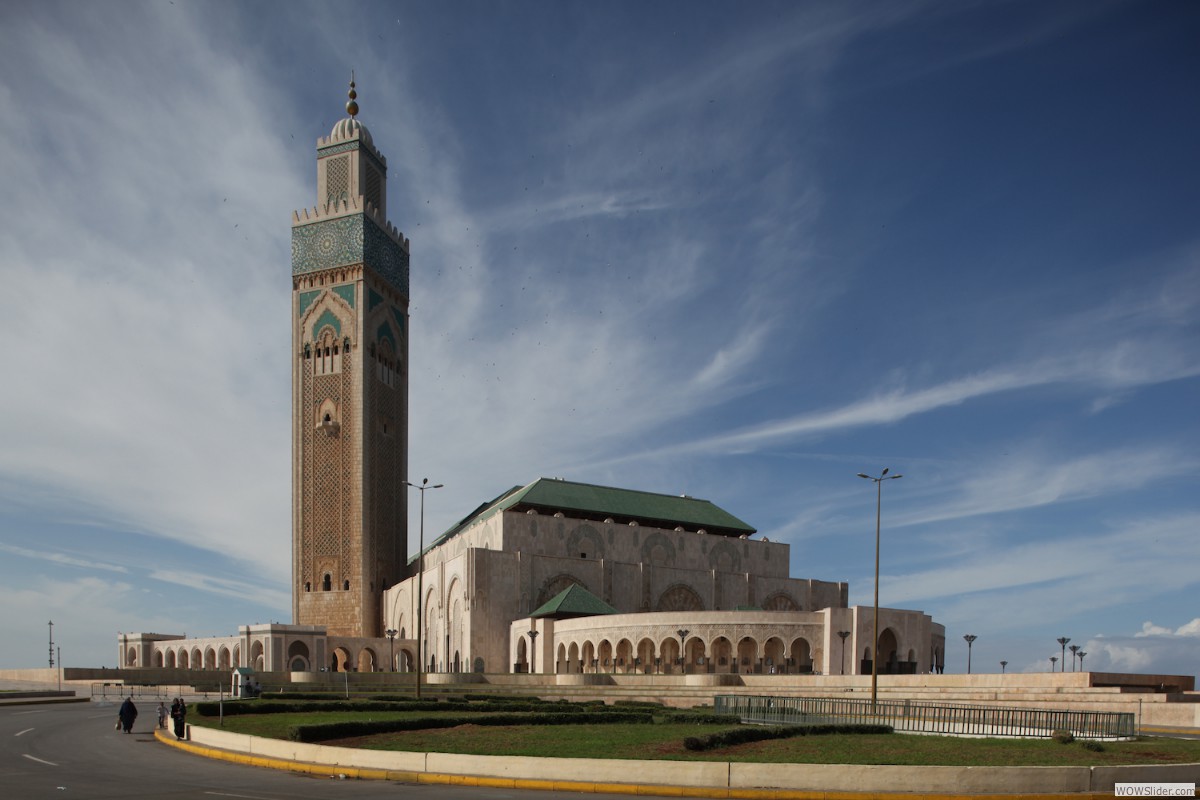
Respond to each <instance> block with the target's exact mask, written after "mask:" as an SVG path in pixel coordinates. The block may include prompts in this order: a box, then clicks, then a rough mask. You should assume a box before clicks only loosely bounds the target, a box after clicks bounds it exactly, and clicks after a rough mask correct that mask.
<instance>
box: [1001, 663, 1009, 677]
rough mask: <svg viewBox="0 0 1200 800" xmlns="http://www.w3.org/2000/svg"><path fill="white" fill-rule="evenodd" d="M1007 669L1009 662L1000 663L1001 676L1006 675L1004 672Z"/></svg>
mask: <svg viewBox="0 0 1200 800" xmlns="http://www.w3.org/2000/svg"><path fill="white" fill-rule="evenodd" d="M1007 667H1008V662H1007V661H1001V662H1000V674H1001V675H1003V674H1004V670H1005V669H1006V668H1007Z"/></svg>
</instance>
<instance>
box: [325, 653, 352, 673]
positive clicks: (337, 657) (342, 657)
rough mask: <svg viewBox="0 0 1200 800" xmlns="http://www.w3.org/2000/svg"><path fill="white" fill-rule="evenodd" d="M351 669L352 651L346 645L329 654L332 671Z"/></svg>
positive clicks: (330, 669)
mask: <svg viewBox="0 0 1200 800" xmlns="http://www.w3.org/2000/svg"><path fill="white" fill-rule="evenodd" d="M349 670H350V651H349V650H347V649H346V648H344V647H339V648H337V649H335V650H334V651H333V652H332V653H331V654H330V655H329V671H330V672H348V671H349Z"/></svg>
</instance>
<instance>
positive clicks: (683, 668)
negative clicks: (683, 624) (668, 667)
mask: <svg viewBox="0 0 1200 800" xmlns="http://www.w3.org/2000/svg"><path fill="white" fill-rule="evenodd" d="M675 633H676V634H677V635H678V636H679V674H680V675H682V674H683V673H685V672H687V656H686V655H684V652H683V643H684V641H685V640H687V635H688V634H689V633H691V631H689V630H688V629H687V628H680V629H679V630H677V631H675Z"/></svg>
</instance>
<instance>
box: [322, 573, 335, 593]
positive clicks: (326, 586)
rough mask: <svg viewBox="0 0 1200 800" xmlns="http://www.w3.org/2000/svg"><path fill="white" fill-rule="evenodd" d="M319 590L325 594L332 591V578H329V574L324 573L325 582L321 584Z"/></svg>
mask: <svg viewBox="0 0 1200 800" xmlns="http://www.w3.org/2000/svg"><path fill="white" fill-rule="evenodd" d="M321 590H322V591H325V592H329V591H332V590H333V578H331V577H330V576H329V573H325V580H324V581H323V582H322V585H321Z"/></svg>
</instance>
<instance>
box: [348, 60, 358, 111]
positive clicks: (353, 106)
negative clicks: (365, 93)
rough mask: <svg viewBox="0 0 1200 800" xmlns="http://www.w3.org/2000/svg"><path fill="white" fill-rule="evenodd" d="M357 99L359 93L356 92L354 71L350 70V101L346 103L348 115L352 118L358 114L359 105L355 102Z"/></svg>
mask: <svg viewBox="0 0 1200 800" xmlns="http://www.w3.org/2000/svg"><path fill="white" fill-rule="evenodd" d="M356 97H358V92H356V91H354V70H350V100H349V102H347V103H346V113H347V114H349V115H350V116H352V117H353V116H356V115H357V114H358V103H356V102H354V98H356Z"/></svg>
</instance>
